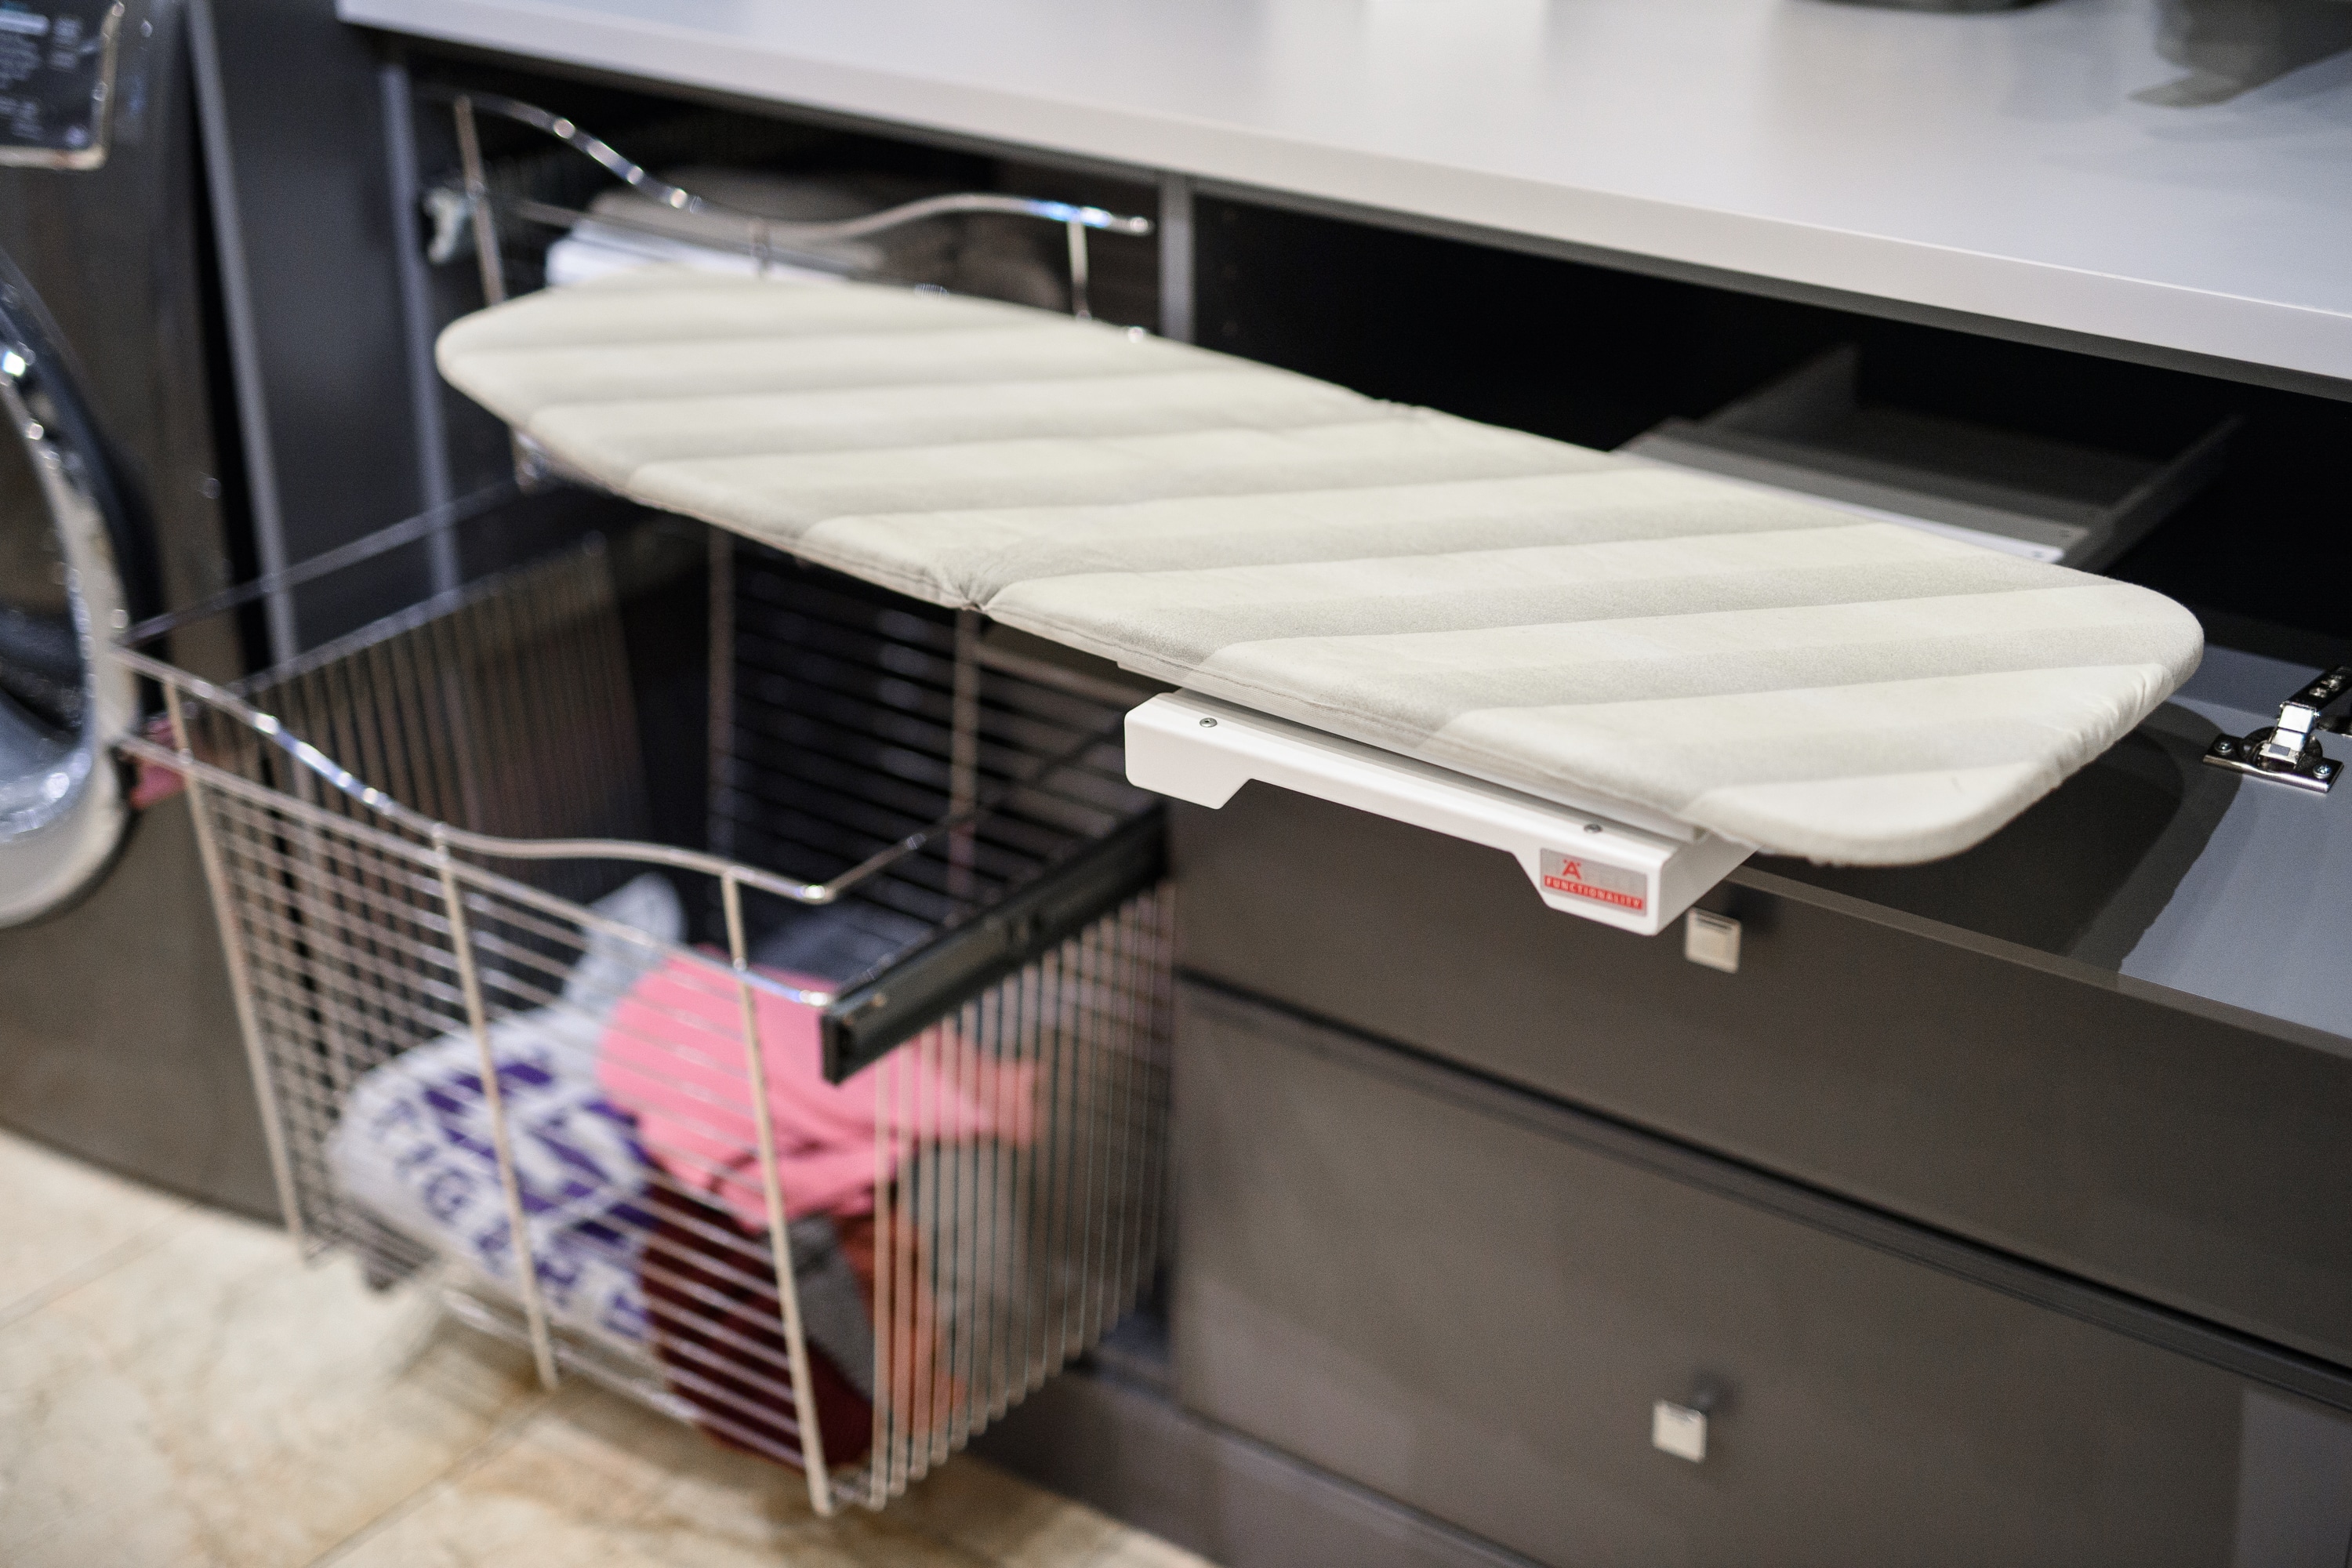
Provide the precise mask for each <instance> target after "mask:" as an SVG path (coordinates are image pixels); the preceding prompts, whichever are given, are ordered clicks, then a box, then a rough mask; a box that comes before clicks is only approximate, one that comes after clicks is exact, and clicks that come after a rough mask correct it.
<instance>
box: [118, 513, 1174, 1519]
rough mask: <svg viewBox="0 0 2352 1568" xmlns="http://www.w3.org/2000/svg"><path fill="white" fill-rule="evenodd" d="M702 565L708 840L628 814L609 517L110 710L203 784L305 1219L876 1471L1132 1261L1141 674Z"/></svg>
mask: <svg viewBox="0 0 2352 1568" xmlns="http://www.w3.org/2000/svg"><path fill="white" fill-rule="evenodd" d="M708 570H709V582H710V585H711V601H710V604H711V612H712V613H711V616H710V621H711V634H712V640H711V658H710V660H709V680H710V694H711V700H710V709H711V724H710V756H709V777H710V786H711V787H710V792H709V805H710V812H709V842H710V847H709V848H704V847H676V846H671V845H666V844H660V843H655V842H649V841H647V840H646V839H645V838H644V837H642V836H643V835H644V834H645V833H646V822H647V820H648V808H647V804H646V803H647V795H648V791H647V784H646V766H645V763H644V762H643V760H642V758H641V755H640V731H639V724H638V713H637V708H636V703H637V700H636V699H635V698H634V697H633V696H632V690H633V679H632V647H631V645H630V639H629V637H628V636H627V635H626V634H625V626H624V617H623V615H622V605H621V601H620V596H619V595H617V594H616V591H615V588H614V572H613V569H612V562H611V560H610V558H609V556H608V552H606V551H605V550H604V548H603V547H602V546H601V545H600V544H599V543H597V542H595V541H593V540H592V541H590V542H588V543H586V544H585V545H583V546H581V547H579V548H576V549H573V550H572V551H569V552H565V553H563V554H562V555H560V556H558V557H556V558H553V559H551V560H549V561H546V562H543V563H539V564H536V565H533V566H530V567H527V568H524V569H521V570H518V571H514V572H509V573H506V574H500V575H498V576H495V577H492V578H489V579H487V580H485V581H482V582H480V583H478V584H473V585H472V586H470V587H467V588H466V589H463V590H461V591H459V592H457V593H454V594H451V595H443V596H441V597H440V598H436V599H435V600H432V601H430V602H428V603H425V604H422V605H416V606H415V607H414V608H413V609H411V610H409V611H407V612H405V613H404V614H402V615H399V616H394V617H392V618H391V619H389V620H386V621H383V622H382V623H379V624H378V625H376V626H372V627H369V628H367V629H366V630H365V631H362V632H361V633H358V634H355V635H354V636H352V637H347V638H344V639H342V640H341V641H339V642H337V643H335V644H332V645H331V646H329V647H322V648H320V649H318V650H316V651H315V652H313V653H311V654H310V655H307V656H305V657H304V658H301V659H299V660H298V661H296V662H295V663H293V664H291V665H289V666H286V667H283V668H278V669H277V670H273V671H270V672H268V673H266V674H264V675H262V676H260V677H257V678H255V679H251V680H248V681H247V682H244V683H242V684H241V685H240V686H239V687H238V688H236V689H226V688H223V687H219V686H215V685H213V684H211V683H208V682H206V681H204V680H201V679H196V678H194V677H193V676H191V675H188V674H187V673H185V672H184V671H182V670H180V669H178V668H174V667H173V666H172V665H170V664H169V663H167V662H165V661H163V660H162V659H159V658H152V657H150V656H148V655H145V654H142V653H138V652H135V651H131V650H128V649H126V650H124V651H123V652H122V655H121V657H122V658H124V659H125V660H126V661H127V662H128V663H129V664H130V665H131V667H132V668H135V669H136V670H137V671H138V672H139V673H140V674H141V675H142V676H144V677H146V678H148V679H152V681H154V682H155V683H156V684H157V686H158V687H159V688H160V689H161V691H162V695H163V708H164V711H165V713H166V715H167V717H168V732H167V733H166V732H164V731H150V732H148V733H147V734H145V735H135V736H130V737H126V738H125V739H124V740H123V741H122V742H121V749H122V750H123V752H125V753H127V754H128V755H129V756H130V757H131V758H133V759H135V760H136V761H137V762H139V763H142V764H143V765H145V766H148V767H151V768H154V769H161V770H164V771H167V772H169V773H175V774H177V775H179V776H180V777H181V778H182V779H184V781H185V784H186V787H187V789H188V791H189V794H190V795H191V796H192V800H193V804H194V807H195V816H196V819H197V822H198V826H199V837H200V845H201V848H202V853H203V856H204V861H205V871H206V875H207V878H208V879H209V882H210V885H211V889H212V894H213V899H214V901H215V911H216V913H217V915H218V918H219V923H220V927H221V931H222V934H223V941H224V944H225V947H226V953H227V958H228V963H229V968H230V973H231V978H232V981H233V983H234V985H235V989H236V997H237V1002H238V1005H239V1009H240V1016H241V1018H242V1022H243V1024H244V1027H245V1031H246V1036H247V1045H248V1048H249V1050H250V1053H251V1057H252V1065H253V1068H254V1072H255V1076H256V1079H257V1081H258V1083H259V1084H260V1085H261V1088H262V1100H263V1110H264V1121H265V1125H266V1128H267V1131H268V1136H269V1140H270V1145H271V1151H270V1152H271V1155H272V1159H273V1162H274V1164H275V1168H276V1173H277V1176H278V1184H279V1188H280V1193H281V1196H282V1198H283V1200H284V1204H285V1209H286V1214H287V1216H288V1223H289V1226H291V1227H292V1229H293V1231H294V1233H295V1235H296V1236H297V1237H298V1238H299V1240H300V1242H301V1243H302V1245H303V1246H304V1247H305V1248H306V1249H307V1250H310V1251H311V1252H314V1253H315V1252H318V1251H321V1250H324V1249H327V1248H331V1247H341V1248H345V1249H349V1250H352V1251H356V1252H357V1253H359V1254H360V1255H361V1257H362V1259H363V1261H364V1262H365V1264H366V1266H367V1268H368V1271H369V1272H370V1274H371V1276H372V1277H373V1278H374V1279H378V1280H379V1281H389V1280H392V1279H399V1278H401V1277H403V1276H406V1275H410V1274H420V1275H423V1276H425V1277H427V1278H429V1279H432V1280H434V1281H435V1282H436V1284H437V1288H438V1289H441V1290H442V1291H443V1294H444V1299H445V1300H446V1302H447V1303H448V1305H449V1306H450V1308H451V1309H452V1310H453V1311H455V1312H457V1314H459V1315H460V1316H463V1317H464V1318H466V1319H467V1320H468V1321H472V1322H474V1323H476V1324H477V1325H478V1326H479V1327H482V1328H484V1329H487V1330H488V1331H492V1332H497V1333H503V1334H507V1335H509V1336H511V1337H513V1338H515V1339H517V1340H518V1341H520V1342H526V1343H528V1344H529V1345H530V1348H531V1351H532V1352H533V1354H534V1357H535V1359H536V1362H537V1365H538V1368H539V1373H540V1375H541V1378H542V1379H543V1380H544V1381H546V1382H547V1383H548V1384H551V1385H552V1384H555V1383H556V1382H557V1381H558V1380H559V1379H560V1378H561V1377H562V1375H564V1373H566V1372H576V1373H581V1374H583V1375H586V1376H590V1377H593V1378H595V1379H598V1380H600V1381H602V1382H604V1383H607V1384H611V1385H613V1386H614V1387H616V1388H619V1389H621V1390H623V1391H625V1392H626V1393H628V1394H632V1395H633V1396H635V1397H637V1398H639V1399H642V1400H644V1401H646V1403H648V1404H650V1405H654V1406H656V1407H657V1408H659V1409H662V1410H665V1411H667V1412H668V1413H670V1414H672V1415H677V1416H678V1417H680V1418H682V1419H685V1420H688V1421H691V1422H693V1423H694V1424H695V1425H697V1426H700V1427H702V1428H703V1429H704V1430H705V1431H706V1432H708V1433H709V1434H710V1435H711V1436H713V1437H715V1438H717V1439H718V1440H719V1441H721V1442H724V1443H728V1444H730V1445H733V1446H735V1447H741V1448H746V1449H749V1450H751V1451H753V1452H757V1453H761V1454H763V1455H766V1456H768V1457H770V1458H775V1459H777V1460H780V1461H782V1462H784V1463H787V1464H791V1465H794V1466H797V1467H799V1468H802V1469H803V1471H804V1472H805V1474H806V1478H807V1484H808V1489H809V1495H810V1498H811V1500H812V1502H813V1503H814V1506H815V1508H816V1509H817V1510H818V1511H819V1512H821V1513H830V1512H832V1511H835V1510H836V1509H837V1508H839V1507H840V1506H842V1505H843V1504H844V1503H845V1502H858V1503H864V1504H866V1505H869V1506H877V1507H878V1506H880V1505H881V1504H882V1503H884V1502H886V1501H887V1500H888V1499H890V1498H891V1497H893V1496H895V1495H897V1494H898V1492H900V1491H902V1490H903V1489H905V1488H906V1487H907V1486H908V1484H909V1483H910V1482H911V1481H913V1480H914V1479H917V1478H919V1477H920V1476H921V1475H923V1474H924V1473H925V1472H926V1471H927V1470H928V1469H929V1468H931V1467H932V1466H934V1465H936V1464H937V1463H939V1462H940V1460H941V1459H942V1458H945V1457H946V1456H947V1455H948V1454H949V1453H950V1452H952V1451H953V1450H954V1449H956V1448H957V1447H961V1445H962V1444H963V1443H964V1442H965V1441H967V1440H968V1439H969V1438H970V1437H971V1436H972V1435H973V1434H975V1433H977V1432H978V1431H980V1430H981V1429H982V1428H983V1427H984V1426H987V1425H988V1424H989V1423H990V1422H991V1421H992V1420H993V1419H994V1418H995V1417H997V1416H998V1415H1002V1414H1003V1412H1004V1411H1005V1410H1006V1409H1007V1408H1008V1407H1009V1406H1010V1405H1013V1404H1014V1403H1015V1402H1017V1401H1018V1400H1020V1399H1021V1398H1022V1397H1023V1396H1024V1395H1025V1394H1027V1393H1028V1392H1029V1391H1030V1390H1032V1389H1034V1388H1035V1387H1036V1386H1037V1385H1038V1384H1040V1383H1041V1382H1042V1381H1043V1380H1044V1379H1045V1377H1046V1376H1048V1375H1050V1374H1051V1373H1053V1372H1054V1371H1055V1369H1057V1368H1058V1367H1060V1366H1061V1365H1063V1364H1064V1363H1066V1362H1067V1361H1068V1360H1069V1359H1070V1358H1071V1357H1072V1356H1074V1355H1076V1354H1077V1353H1079V1352H1082V1351H1084V1350H1085V1349H1087V1347H1088V1346H1090V1345H1091V1344H1093V1343H1094V1342H1096V1341H1097V1340H1098V1339H1099V1338H1100V1337H1101V1335H1102V1334H1103V1333H1105V1332H1106V1331H1108V1329H1109V1328H1110V1327H1111V1326H1112V1325H1113V1324H1114V1323H1115V1322H1116V1321H1117V1320H1118V1318H1119V1316H1120V1315H1121V1314H1122V1313H1123V1312H1124V1311H1125V1310H1127V1309H1128V1308H1129V1306H1131V1305H1132V1304H1133V1303H1134V1301H1135V1300H1137V1298H1138V1296H1139V1293H1140V1292H1141V1291H1142V1290H1143V1289H1145V1288H1146V1287H1147V1286H1148V1285H1149V1283H1150V1277H1151V1274H1152V1270H1153V1268H1154V1264H1155V1260H1156V1258H1157V1257H1158V1254H1159V1247H1160V1235H1159V1227H1160V1193H1161V1188H1162V1181H1161V1163H1162V1159H1163V1150H1164V1143H1165V1119H1166V1114H1167V1110H1166V1083H1167V1050H1168V1034H1169V1028H1170V1015H1171V989H1172V983H1171V974H1172V935H1173V932H1172V918H1173V910H1172V906H1171V898H1170V894H1169V892H1168V890H1167V889H1166V888H1165V886H1164V884H1162V883H1161V881H1160V837H1159V835H1160V822H1159V815H1158V810H1157V807H1156V806H1155V805H1153V804H1152V803H1151V801H1150V797H1148V796H1146V795H1143V794H1141V792H1139V791H1136V790H1134V789H1132V788H1131V787H1130V786H1129V785H1128V784H1126V783H1125V780H1124V777H1123V770H1122V768H1121V765H1120V759H1119V752H1118V727H1117V721H1118V716H1119V714H1120V713H1121V711H1122V710H1123V709H1124V707H1125V706H1127V705H1128V704H1129V703H1131V702H1132V701H1133V700H1135V697H1136V695H1137V694H1135V693H1132V692H1129V691H1127V690H1126V689H1124V688H1123V687H1121V686H1120V685H1118V683H1117V682H1116V681H1114V680H1109V679H1105V678H1104V677H1103V676H1102V675H1101V674H1099V673H1097V672H1094V671H1087V670H1078V669H1072V668H1065V667H1064V666H1063V665H1061V664H1057V663H1056V662H1055V660H1054V659H1052V658H1049V657H1045V656H1044V655H1042V654H1041V653H1040V651H1039V650H1038V649H1035V648H1030V647H1018V646H1013V644H1012V643H1010V642H1008V641H1007V640H1006V639H1005V638H1004V637H1003V636H1002V635H1001V634H1000V633H999V632H998V631H997V629H996V628H992V627H989V626H984V625H983V624H982V623H981V622H980V621H979V620H978V619H977V617H973V616H961V617H959V616H953V615H951V614H948V613H945V612H937V611H931V610H929V609H928V608H926V607H924V606H920V605H913V604H911V603H910V602H908V601H904V600H897V599H893V598H891V597H890V596H888V595H883V594H881V593H880V592H879V591H877V590H872V589H868V588H865V587H863V586H861V585H859V584H853V583H850V582H848V581H847V580H845V579H838V578H834V577H831V576H829V575H827V574H821V573H817V572H814V571H813V570H809V569H805V568H801V567H798V566H795V565H793V563H790V562H789V561H788V560H786V559H785V558H783V557H781V556H777V555H775V554H773V553H772V552H765V551H762V550H760V549H759V548H758V547H755V546H751V545H748V544H742V543H740V542H734V541H732V540H731V539H723V540H720V541H718V542H715V543H714V545H713V548H712V553H711V556H710V558H709V567H708ZM656 761H657V765H658V760H656ZM698 937H709V938H715V939H716V940H715V941H710V942H701V943H698V941H697V938H698ZM518 1238H520V1243H519V1242H518ZM519 1254H520V1259H519V1257H518V1255H519ZM526 1259H527V1261H522V1260H526Z"/></svg>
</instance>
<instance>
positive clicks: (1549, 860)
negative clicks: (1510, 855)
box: [1542, 849, 1650, 914]
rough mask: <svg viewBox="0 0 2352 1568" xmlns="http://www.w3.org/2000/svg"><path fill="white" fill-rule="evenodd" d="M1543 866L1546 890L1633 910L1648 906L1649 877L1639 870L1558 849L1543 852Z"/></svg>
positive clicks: (1638, 911)
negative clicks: (1606, 863)
mask: <svg viewBox="0 0 2352 1568" xmlns="http://www.w3.org/2000/svg"><path fill="white" fill-rule="evenodd" d="M1542 867H1543V885H1544V888H1545V889H1546V890H1547V891H1549V892H1554V893H1566V894H1568V895H1569V896H1570V898H1576V899H1591V900H1592V901H1593V902H1595V903H1598V904H1609V905H1612V906H1613V907H1614V908H1617V909H1621V910H1632V911H1633V913H1635V914H1639V913H1641V912H1642V911H1643V910H1645V909H1647V908H1648V907H1649V902H1650V900H1649V893H1650V882H1649V879H1648V878H1646V877H1644V876H1643V875H1642V873H1640V872H1639V871H1629V870H1627V869H1626V868H1624V867H1622V866H1610V865H1605V864H1603V863H1602V862H1601V861H1598V860H1591V861H1588V860H1586V859H1583V858H1576V857H1570V856H1567V855H1563V854H1561V853H1560V852H1559V850H1557V849H1547V850H1545V851H1544V852H1543V856H1542Z"/></svg>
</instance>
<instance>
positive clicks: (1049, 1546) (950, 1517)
mask: <svg viewBox="0 0 2352 1568" xmlns="http://www.w3.org/2000/svg"><path fill="white" fill-rule="evenodd" d="M891 1509H892V1511H893V1512H895V1513H897V1514H898V1515H899V1516H900V1517H901V1518H903V1519H904V1520H905V1521H907V1522H908V1524H910V1525H912V1526H914V1527H915V1528H917V1529H919V1530H921V1531H924V1532H925V1533H926V1534H929V1535H931V1536H934V1537H936V1538H938V1539H940V1540H942V1541H947V1542H952V1543H954V1544H955V1545H957V1546H959V1547H961V1548H962V1549H963V1550H965V1551H967V1552H971V1553H972V1554H973V1555H975V1556H977V1557H979V1558H980V1559H981V1560H982V1561H983V1562H987V1563H1002V1564H1005V1565H1007V1568H1013V1565H1015V1564H1017V1565H1018V1568H1079V1565H1080V1564H1083V1563H1094V1562H1095V1561H1096V1560H1097V1558H1099V1557H1100V1556H1101V1555H1102V1554H1103V1553H1104V1552H1107V1551H1108V1550H1110V1549H1111V1548H1113V1547H1114V1546H1116V1545H1118V1544H1119V1543H1120V1542H1122V1541H1123V1540H1124V1539H1125V1538H1128V1537H1130V1536H1135V1535H1136V1534H1137V1532H1136V1531H1131V1530H1129V1529H1128V1528H1127V1527H1125V1526H1124V1525H1122V1524H1120V1523H1118V1521H1116V1520H1112V1519H1108V1518H1106V1517H1105V1516H1103V1515H1102V1514H1099V1513H1097V1512H1096V1511H1095V1510H1092V1509H1090V1508H1087V1507H1085V1506H1084V1505H1082V1504H1079V1503H1075V1502H1072V1501H1070V1500H1068V1499H1066V1498H1061V1497H1056V1496H1055V1495H1054V1494H1053V1493H1052V1492H1049V1491H1045V1490H1044V1489H1041V1488H1038V1487H1033V1486H1031V1485H1030V1484H1029V1483H1028V1482H1026V1481H1024V1480H1022V1479H1020V1478H1018V1477H1016V1476H1012V1475H1008V1474H1006V1473H1005V1472H1004V1471H1003V1470H1000V1469H998V1468H996V1467H995V1466H993V1465H991V1464H988V1463H987V1462H985V1461H984V1460H980V1459H974V1458H970V1457H968V1456H967V1457H964V1458H957V1459H954V1460H951V1461H950V1463H948V1464H947V1465H946V1466H945V1467H943V1468H940V1470H938V1471H936V1472H935V1473H933V1474H932V1475H930V1476H929V1477H927V1478H925V1479H923V1480H922V1481H921V1482H920V1483H919V1484H918V1485H917V1486H915V1487H914V1488H912V1489H910V1490H909V1491H908V1495H907V1496H906V1497H904V1498H902V1499H900V1500H898V1501H897V1502H895V1503H893V1504H891Z"/></svg>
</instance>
